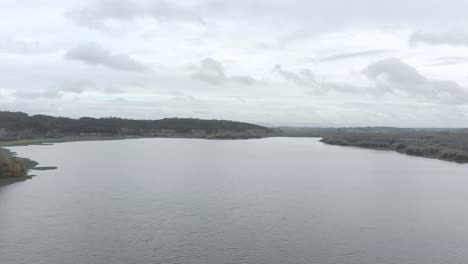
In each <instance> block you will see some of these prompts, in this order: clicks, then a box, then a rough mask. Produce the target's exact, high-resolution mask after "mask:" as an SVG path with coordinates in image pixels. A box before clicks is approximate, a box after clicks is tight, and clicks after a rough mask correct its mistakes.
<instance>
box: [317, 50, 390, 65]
mask: <svg viewBox="0 0 468 264" xmlns="http://www.w3.org/2000/svg"><path fill="white" fill-rule="evenodd" d="M388 52H389V50H384V49H376V50H366V51H359V52H348V53H340V54H335V55H332V56H327V57H322V58H319V59H318V61H320V62H330V61H339V60H346V59H354V58H359V57H367V56H374V55H382V54H385V53H388Z"/></svg>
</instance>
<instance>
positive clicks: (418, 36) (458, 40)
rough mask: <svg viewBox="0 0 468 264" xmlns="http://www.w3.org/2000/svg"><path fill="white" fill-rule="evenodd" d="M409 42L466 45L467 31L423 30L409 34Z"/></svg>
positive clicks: (467, 42)
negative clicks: (435, 31)
mask: <svg viewBox="0 0 468 264" xmlns="http://www.w3.org/2000/svg"><path fill="white" fill-rule="evenodd" d="M409 43H410V44H413V45H414V44H418V43H424V44H428V45H451V46H468V33H466V32H455V31H453V32H437V33H434V32H423V31H417V32H414V33H413V34H411V36H410V38H409Z"/></svg>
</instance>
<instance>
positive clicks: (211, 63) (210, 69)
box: [192, 58, 256, 85]
mask: <svg viewBox="0 0 468 264" xmlns="http://www.w3.org/2000/svg"><path fill="white" fill-rule="evenodd" d="M192 77H193V78H195V79H198V80H201V81H204V82H207V83H210V84H214V85H221V84H224V83H226V82H234V83H238V84H243V85H251V84H254V83H255V82H256V80H255V79H254V78H253V77H252V76H249V75H233V76H228V75H227V74H226V72H225V69H224V66H223V65H222V64H221V62H219V61H217V60H214V59H212V58H205V59H203V60H202V61H201V62H200V65H199V66H196V67H194V73H192Z"/></svg>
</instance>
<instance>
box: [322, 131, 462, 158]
mask: <svg viewBox="0 0 468 264" xmlns="http://www.w3.org/2000/svg"><path fill="white" fill-rule="evenodd" d="M320 142H322V143H324V144H327V145H333V146H341V147H355V148H362V149H373V150H382V151H392V152H396V153H399V154H404V155H408V156H412V157H421V158H428V159H436V160H441V161H448V162H455V163H458V164H468V159H466V158H465V157H463V158H460V156H457V155H446V156H441V155H440V154H439V153H440V152H441V151H442V148H441V149H440V150H438V151H437V152H435V153H434V152H433V153H430V152H424V151H421V152H413V151H409V150H407V149H404V148H401V149H398V147H397V146H389V147H386V146H381V145H379V144H376V145H371V144H365V145H363V144H362V142H349V141H343V140H335V139H334V138H327V137H324V138H322V139H321V140H320ZM366 143H367V142H366Z"/></svg>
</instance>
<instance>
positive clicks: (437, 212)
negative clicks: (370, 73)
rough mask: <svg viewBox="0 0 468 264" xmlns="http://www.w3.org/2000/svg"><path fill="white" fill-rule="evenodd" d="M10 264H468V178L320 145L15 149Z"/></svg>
mask: <svg viewBox="0 0 468 264" xmlns="http://www.w3.org/2000/svg"><path fill="white" fill-rule="evenodd" d="M12 149H13V150H14V151H16V152H18V154H19V155H20V156H26V157H30V158H32V159H34V160H37V161H39V162H41V165H44V166H45V165H56V166H58V167H59V169H58V170H55V171H41V172H37V174H39V176H37V177H34V178H33V179H31V180H28V181H25V182H20V183H15V184H12V185H8V186H4V187H0V263H2V264H3V263H5V264H15V263H25V264H26V263H28V264H29V263H34V264H42V263H43V264H69V263H77V264H78V263H80V264H82V263H96V264H100V263H105V264H111V263H112V264H114V263H125V264H126V263H200V264H201V263H203V264H211V263H212V264H222V263H265V264H266V263H268V264H272V263H325V264H328V263H359V264H361V263H373V264H374V263H375V264H387V263H421V264H430V263H468V250H467V249H468V210H467V209H466V208H467V204H468V166H466V165H459V164H454V163H449V162H443V161H438V160H431V159H424V158H416V157H409V156H405V155H400V154H397V153H392V152H385V151H374V150H366V149H356V148H347V147H338V146H329V145H324V144H321V143H319V142H318V140H317V139H310V138H309V139H306V138H301V139H300V138H270V139H262V140H245V141H208V140H190V139H137V140H122V141H102V142H73V143H62V144H56V145H52V146H27V147H15V148H12Z"/></svg>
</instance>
